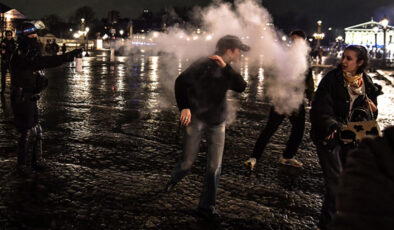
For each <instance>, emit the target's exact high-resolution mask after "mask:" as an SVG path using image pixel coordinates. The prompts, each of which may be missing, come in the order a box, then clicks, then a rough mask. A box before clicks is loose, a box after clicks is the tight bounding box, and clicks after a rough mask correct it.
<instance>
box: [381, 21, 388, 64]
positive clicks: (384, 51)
mask: <svg viewBox="0 0 394 230" xmlns="http://www.w3.org/2000/svg"><path fill="white" fill-rule="evenodd" d="M380 25H382V26H383V66H385V65H386V31H387V26H388V25H389V20H388V19H387V18H386V16H385V17H384V18H383V19H382V21H380Z"/></svg>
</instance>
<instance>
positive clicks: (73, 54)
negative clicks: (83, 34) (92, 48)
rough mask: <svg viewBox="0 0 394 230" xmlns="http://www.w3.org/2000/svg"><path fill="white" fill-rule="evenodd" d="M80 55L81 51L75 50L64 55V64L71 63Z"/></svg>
mask: <svg viewBox="0 0 394 230" xmlns="http://www.w3.org/2000/svg"><path fill="white" fill-rule="evenodd" d="M80 54H82V49H75V50H72V51H70V52H67V53H65V54H64V55H63V56H64V61H65V62H70V61H73V60H74V58H75V57H77V56H78V55H80Z"/></svg>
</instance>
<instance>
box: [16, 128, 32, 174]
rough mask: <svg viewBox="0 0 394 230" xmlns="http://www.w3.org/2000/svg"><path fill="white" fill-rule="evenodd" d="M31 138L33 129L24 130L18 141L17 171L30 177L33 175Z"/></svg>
mask: <svg viewBox="0 0 394 230" xmlns="http://www.w3.org/2000/svg"><path fill="white" fill-rule="evenodd" d="M30 139H31V130H24V131H22V132H21V137H20V139H19V142H18V164H17V172H18V173H19V174H20V175H21V176H23V177H30V176H31V175H32V168H31V154H30V151H29V143H30Z"/></svg>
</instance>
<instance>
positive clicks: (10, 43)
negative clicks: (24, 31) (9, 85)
mask: <svg viewBox="0 0 394 230" xmlns="http://www.w3.org/2000/svg"><path fill="white" fill-rule="evenodd" d="M5 36H6V37H5V38H4V39H3V40H2V41H1V94H2V95H3V94H4V92H5V77H6V74H7V70H8V69H9V67H10V58H11V54H12V53H13V52H14V50H15V47H16V42H15V40H14V38H13V37H12V31H10V30H7V31H6V32H5Z"/></svg>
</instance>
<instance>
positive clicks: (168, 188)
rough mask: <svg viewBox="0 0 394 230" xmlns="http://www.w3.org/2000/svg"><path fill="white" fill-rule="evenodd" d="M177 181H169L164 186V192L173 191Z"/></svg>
mask: <svg viewBox="0 0 394 230" xmlns="http://www.w3.org/2000/svg"><path fill="white" fill-rule="evenodd" d="M175 185H176V183H175V182H174V181H171V180H170V181H169V182H168V183H167V184H166V187H165V188H164V192H171V191H172V190H174V188H175Z"/></svg>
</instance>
